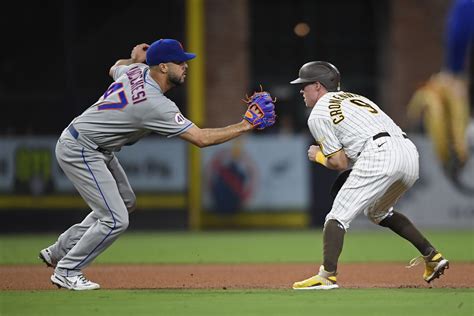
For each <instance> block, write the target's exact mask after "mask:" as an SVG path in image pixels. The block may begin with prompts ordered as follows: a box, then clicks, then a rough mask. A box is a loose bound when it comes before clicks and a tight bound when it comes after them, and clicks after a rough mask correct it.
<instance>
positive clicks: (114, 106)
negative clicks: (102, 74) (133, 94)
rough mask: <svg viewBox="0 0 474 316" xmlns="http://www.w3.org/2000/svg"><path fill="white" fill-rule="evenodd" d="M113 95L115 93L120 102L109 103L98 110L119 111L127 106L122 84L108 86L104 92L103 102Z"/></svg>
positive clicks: (116, 83) (115, 83)
mask: <svg viewBox="0 0 474 316" xmlns="http://www.w3.org/2000/svg"><path fill="white" fill-rule="evenodd" d="M113 93H117V95H118V97H119V99H120V101H119V102H110V103H105V104H102V105H99V110H120V109H123V108H124V107H126V106H127V104H128V101H127V97H126V96H125V92H124V91H123V84H122V83H120V82H114V83H112V84H111V85H110V87H109V88H108V89H107V91H105V93H104V95H103V97H104V100H105V99H107V97H108V96H110V95H111V94H113Z"/></svg>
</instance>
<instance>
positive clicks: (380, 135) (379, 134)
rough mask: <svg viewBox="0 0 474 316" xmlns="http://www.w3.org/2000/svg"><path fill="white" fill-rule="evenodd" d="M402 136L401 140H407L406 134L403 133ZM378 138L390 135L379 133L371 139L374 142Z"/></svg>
mask: <svg viewBox="0 0 474 316" xmlns="http://www.w3.org/2000/svg"><path fill="white" fill-rule="evenodd" d="M402 136H403V138H408V136H407V134H405V133H403V134H402ZM380 137H392V135H390V134H389V133H387V132H381V133H378V134H376V135H374V136H372V139H373V140H376V139H377V138H380Z"/></svg>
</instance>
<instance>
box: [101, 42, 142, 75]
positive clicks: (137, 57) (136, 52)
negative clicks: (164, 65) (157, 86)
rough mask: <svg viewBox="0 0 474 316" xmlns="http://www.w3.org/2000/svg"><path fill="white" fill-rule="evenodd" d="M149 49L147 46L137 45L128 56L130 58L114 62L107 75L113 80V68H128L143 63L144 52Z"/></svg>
mask: <svg viewBox="0 0 474 316" xmlns="http://www.w3.org/2000/svg"><path fill="white" fill-rule="evenodd" d="M148 47H150V45H148V44H145V43H143V44H138V45H137V46H135V47H134V48H133V49H132V53H131V54H130V58H128V59H119V60H117V61H116V62H115V64H114V65H113V66H112V67H110V70H109V75H110V76H111V77H112V78H113V77H114V71H115V68H116V67H118V66H128V65H131V64H135V63H143V62H145V60H146V50H147V49H148Z"/></svg>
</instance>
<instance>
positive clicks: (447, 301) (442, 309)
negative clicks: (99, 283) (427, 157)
mask: <svg viewBox="0 0 474 316" xmlns="http://www.w3.org/2000/svg"><path fill="white" fill-rule="evenodd" d="M425 233H426V236H427V237H428V238H429V239H430V240H431V241H432V243H433V244H434V245H436V247H438V249H440V250H441V251H442V252H443V253H444V254H445V256H446V257H448V258H449V259H450V260H452V261H469V262H472V261H474V235H473V232H472V231H428V232H425ZM56 238H57V235H51V234H49V235H0V250H1V252H0V264H32V263H34V264H41V263H40V262H39V260H38V259H37V254H38V251H39V250H40V249H42V248H43V247H46V246H48V245H49V244H51V243H53V242H54V241H55V240H56ZM321 248H322V236H321V232H320V230H306V231H245V232H236V231H233V232H202V233H189V232H158V233H132V232H128V233H126V234H124V235H123V236H122V237H120V238H119V239H118V240H117V241H116V242H115V243H114V244H113V245H112V247H110V248H109V249H108V250H107V251H106V252H104V253H103V254H102V255H101V256H100V257H99V258H98V260H97V261H96V262H97V263H102V264H106V263H241V262H317V263H319V262H320V260H321ZM416 255H417V251H416V249H415V248H414V247H413V246H411V245H410V244H409V243H408V242H406V241H405V240H402V239H401V238H399V237H397V236H395V235H394V234H392V233H390V232H389V231H382V230H376V231H370V232H364V231H350V232H349V233H348V234H346V242H345V245H344V249H343V253H342V256H341V261H344V262H366V261H369V262H375V261H379V262H380V261H393V262H400V261H402V262H407V261H408V260H409V259H410V258H412V257H414V256H416ZM0 282H1V280H0ZM473 294H474V289H472V288H471V289H432V288H421V289H339V290H335V291H293V290H151V291H150V290H99V291H90V292H84V293H82V292H79V293H78V292H72V291H66V290H61V291H59V290H54V291H0V315H2V316H3V315H6V316H10V315H22V316H23V315H38V316H41V315H47V316H51V315H68V316H75V315H79V316H83V315H84V316H86V315H88V316H89V315H113V316H122V315H124V316H125V315H127V316H128V315H133V316H141V315H173V316H174V315H178V316H179V315H185V316H190V315H193V316H194V315H230V316H232V315H272V316H275V315H289V316H293V315H308V314H311V315H312V314H314V315H344V316H348V315H355V316H358V315H361V316H368V315H417V316H419V315H430V316H432V315H474V303H473V302H474V295H473Z"/></svg>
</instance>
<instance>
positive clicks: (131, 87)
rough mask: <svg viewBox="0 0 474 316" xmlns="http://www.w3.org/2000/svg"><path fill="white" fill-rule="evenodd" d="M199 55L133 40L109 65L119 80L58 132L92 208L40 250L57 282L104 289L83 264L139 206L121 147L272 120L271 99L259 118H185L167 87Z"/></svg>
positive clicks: (230, 134) (191, 138) (209, 138)
mask: <svg viewBox="0 0 474 316" xmlns="http://www.w3.org/2000/svg"><path fill="white" fill-rule="evenodd" d="M195 56H196V55H195V54H192V53H187V52H184V50H183V47H182V45H181V43H180V42H178V41H176V40H173V39H160V40H158V41H156V42H154V43H153V44H152V45H148V44H140V45H137V46H135V47H134V48H133V50H132V53H131V58H130V59H121V60H118V61H117V62H116V63H115V65H113V66H112V67H111V68H110V71H109V74H110V76H111V77H112V78H113V79H114V82H113V83H112V84H111V85H110V86H109V88H108V89H107V91H105V93H104V94H103V95H102V96H101V97H100V99H99V100H98V101H97V102H96V103H95V104H93V105H92V106H91V107H89V108H88V109H87V110H85V111H84V112H83V113H82V114H81V115H79V116H78V117H76V118H75V119H74V120H73V121H72V122H71V124H69V126H68V127H67V128H66V129H65V130H64V131H63V133H62V134H61V136H60V138H59V140H58V142H57V145H56V157H57V161H58V163H59V165H60V167H61V168H62V170H63V171H64V173H65V174H66V176H67V177H68V178H69V179H70V180H71V181H72V183H73V184H74V186H75V188H76V189H77V190H78V191H79V193H80V194H81V196H82V198H83V199H84V200H85V201H86V202H87V204H88V206H89V207H90V208H91V210H92V211H91V212H90V213H89V215H87V217H86V218H85V219H84V220H83V221H82V222H81V223H79V224H76V225H73V226H72V227H70V228H69V229H68V230H66V231H65V232H64V233H63V234H61V235H60V236H59V238H58V240H57V241H56V243H54V244H53V245H51V246H49V247H47V248H45V249H43V250H41V251H40V253H39V257H40V259H42V260H43V261H44V262H45V263H46V264H47V265H48V266H51V267H55V269H54V273H53V274H52V276H51V281H52V282H53V284H56V285H57V286H58V287H62V288H66V289H71V290H93V289H98V288H99V287H100V286H99V284H97V283H95V282H92V281H90V280H88V279H86V278H85V277H84V275H83V274H82V270H83V269H84V268H86V267H87V266H89V265H90V264H91V262H92V261H93V260H94V259H95V258H96V257H97V256H98V255H100V254H101V253H102V252H103V251H104V250H105V249H107V248H108V247H109V246H110V245H111V244H112V243H113V242H114V241H115V240H116V239H117V238H118V237H119V236H120V234H122V233H123V232H124V231H125V230H126V229H127V227H128V225H129V213H130V212H132V211H133V209H134V208H135V194H134V192H133V190H132V188H131V187H130V183H129V182H128V179H127V176H126V174H125V172H124V170H123V168H122V167H121V165H120V163H119V161H118V159H117V157H116V156H115V155H114V152H117V151H119V150H120V148H121V147H122V146H124V145H131V144H133V143H135V142H136V141H138V140H139V139H141V138H142V137H144V136H146V135H148V134H150V133H152V132H154V133H158V134H161V135H165V136H167V137H173V136H179V137H180V138H182V139H184V140H186V141H188V142H191V143H192V144H194V145H196V146H198V147H205V146H210V145H215V144H219V143H222V142H225V141H228V140H230V139H233V138H235V137H237V136H239V135H241V134H243V133H245V132H248V131H250V130H252V129H253V128H258V129H263V128H265V127H267V126H271V125H272V124H273V123H274V121H275V120H274V119H275V113H274V105H273V103H272V102H270V101H271V97H270V98H269V99H268V100H270V101H268V100H267V101H261V99H259V100H260V101H258V102H257V103H259V102H260V103H259V104H260V105H265V107H266V109H267V110H268V113H266V114H265V115H268V116H265V118H267V119H268V120H263V121H262V119H260V121H258V117H257V115H255V113H253V112H252V113H250V114H249V113H246V116H245V117H244V119H243V120H242V121H241V122H240V123H237V124H233V125H229V126H227V127H223V128H207V129H201V128H199V127H197V126H196V125H195V124H193V123H192V122H191V121H189V120H188V119H187V118H186V117H184V116H183V114H182V113H181V112H180V110H179V108H178V107H177V106H176V104H175V103H174V102H173V101H171V100H170V99H168V98H167V97H166V96H165V95H164V93H166V92H167V91H168V90H170V89H171V88H173V87H175V86H178V85H181V84H182V83H183V82H184V80H185V77H186V72H187V69H188V64H187V63H186V62H187V61H188V60H190V59H192V58H194V57H195ZM145 61H146V64H145V63H144V62H145ZM262 102H263V103H262ZM247 112H249V110H247ZM255 122H256V123H255Z"/></svg>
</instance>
